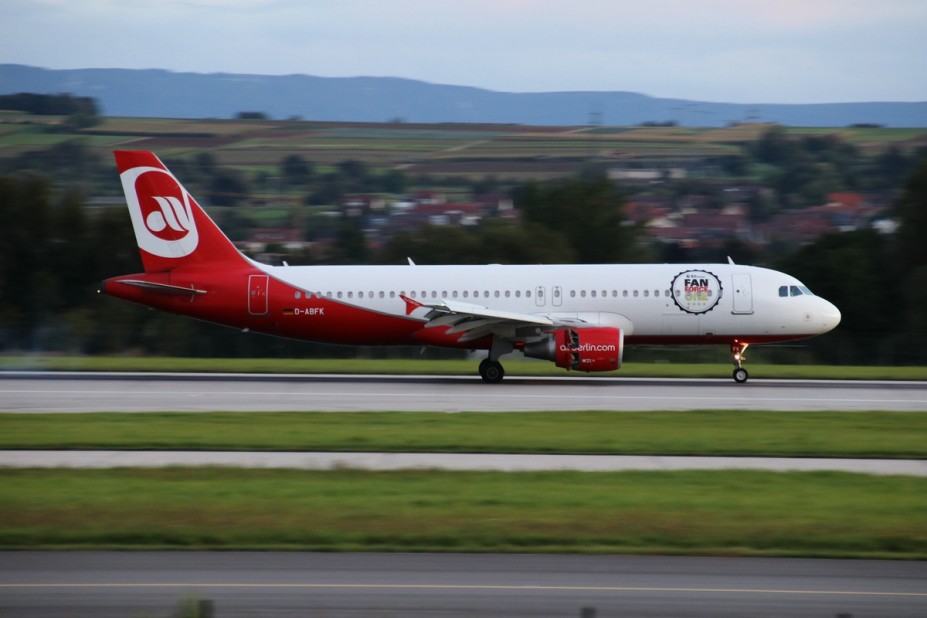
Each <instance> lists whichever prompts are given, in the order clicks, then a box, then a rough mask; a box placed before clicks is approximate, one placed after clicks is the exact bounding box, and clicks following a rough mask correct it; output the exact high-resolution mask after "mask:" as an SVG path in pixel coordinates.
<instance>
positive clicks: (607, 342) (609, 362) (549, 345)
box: [523, 326, 624, 371]
mask: <svg viewBox="0 0 927 618" xmlns="http://www.w3.org/2000/svg"><path fill="white" fill-rule="evenodd" d="M523 352H524V353H525V356H529V357H531V358H540V359H543V360H549V361H553V362H554V364H555V365H557V366H558V367H563V368H564V369H575V370H577V371H613V370H615V369H618V368H619V367H620V366H621V357H622V355H623V354H624V333H623V332H622V331H621V329H619V328H611V327H605V326H598V327H588V328H559V329H557V330H555V331H552V332H550V333H548V334H547V335H546V336H545V337H544V338H543V339H541V340H539V341H532V342H529V343H525V345H524V348H523Z"/></svg>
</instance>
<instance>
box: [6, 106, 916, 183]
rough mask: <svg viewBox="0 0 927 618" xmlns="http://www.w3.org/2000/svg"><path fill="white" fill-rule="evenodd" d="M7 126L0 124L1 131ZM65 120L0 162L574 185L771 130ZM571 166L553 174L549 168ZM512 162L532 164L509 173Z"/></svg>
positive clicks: (14, 128)
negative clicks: (190, 162)
mask: <svg viewBox="0 0 927 618" xmlns="http://www.w3.org/2000/svg"><path fill="white" fill-rule="evenodd" d="M2 120H3V118H0V121H2ZM58 122H60V119H58V118H55V117H48V116H42V117H39V116H27V115H22V114H19V115H16V116H15V117H10V118H9V120H8V123H7V124H3V125H2V130H0V157H3V156H15V155H17V154H20V153H22V152H25V151H29V150H34V149H38V148H43V147H47V146H48V145H49V144H53V143H59V142H62V141H65V140H70V139H74V138H75V137H78V138H81V139H84V140H86V141H87V143H89V144H90V146H91V147H92V148H95V149H98V150H99V154H100V155H101V156H105V157H109V151H110V150H112V149H113V148H114V147H130V148H138V149H149V150H156V151H157V152H158V153H159V154H160V155H161V156H163V157H174V156H192V155H195V154H198V153H202V152H210V153H212V154H214V155H215V156H216V157H217V159H218V160H219V161H220V162H221V164H223V165H228V166H232V167H238V168H240V169H245V168H247V169H251V170H257V169H261V170H267V171H273V170H275V169H276V168H277V167H278V166H279V163H280V160H281V159H282V158H283V157H285V156H287V155H290V154H298V155H301V156H303V157H306V158H308V159H310V160H312V161H313V162H314V163H315V164H316V165H320V166H326V165H331V164H334V163H336V162H338V161H342V160H345V159H361V160H363V161H365V162H366V163H368V164H369V165H371V166H373V167H374V168H393V167H397V166H402V167H403V169H405V170H406V171H407V172H409V173H417V172H420V171H425V172H427V171H428V170H429V169H430V168H429V164H430V163H435V162H441V163H444V164H454V167H452V168H442V169H444V170H445V172H444V173H447V174H453V175H457V176H465V177H472V178H479V177H483V176H485V175H486V174H494V175H499V176H501V177H510V176H511V177H513V178H519V179H527V178H552V177H560V176H564V175H570V174H572V173H573V172H575V171H576V169H578V167H579V166H580V165H581V164H582V163H583V162H585V161H587V160H588V159H589V158H590V156H596V157H604V158H606V159H607V158H610V157H614V156H616V154H617V153H620V154H621V157H622V159H624V160H627V159H628V158H632V159H638V160H640V161H648V160H650V159H652V158H653V157H655V156H657V157H659V156H667V155H669V156H671V157H672V158H673V159H675V160H680V159H686V158H704V157H711V156H719V155H723V154H729V153H736V152H738V147H739V145H741V144H743V143H745V142H748V141H752V140H755V139H757V138H758V137H759V136H760V135H761V134H762V132H763V131H765V130H767V129H768V125H765V124H744V125H737V126H731V127H724V128H691V127H599V128H591V127H577V126H569V127H532V126H528V125H468V124H461V125H453V124H440V125H427V124H423V125H417V124H406V123H346V122H304V121H296V120H291V121H283V120H267V121H257V120H255V121H247V122H243V121H239V120H184V119H164V118H117V117H107V118H104V119H103V121H102V122H101V124H99V125H98V126H95V127H92V128H90V129H86V130H82V131H79V132H75V133H66V132H49V131H48V130H47V129H48V126H50V125H52V124H54V123H58ZM788 131H789V132H790V133H792V134H796V135H827V134H837V135H839V136H840V137H841V138H843V139H846V140H848V141H850V142H852V143H854V144H855V145H857V146H859V147H860V148H862V149H864V150H873V151H881V150H884V148H885V147H886V146H887V145H890V144H902V145H904V144H914V143H919V142H920V141H922V140H923V139H924V136H925V134H927V131H925V130H923V129H886V128H873V129H865V128H846V127H844V128H826V127H825V128H789V129H788ZM550 160H559V161H561V162H564V163H569V165H567V166H566V167H562V168H560V169H556V170H554V169H550V168H548V167H546V163H547V162H549V161H550ZM512 162H518V163H519V164H524V163H528V164H530V169H529V168H525V167H524V166H523V165H519V166H517V167H512V166H511V165H509V164H510V163H512Z"/></svg>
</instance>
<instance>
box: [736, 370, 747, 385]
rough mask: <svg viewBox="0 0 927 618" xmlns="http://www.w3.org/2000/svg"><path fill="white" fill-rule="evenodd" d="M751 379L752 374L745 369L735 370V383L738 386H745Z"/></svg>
mask: <svg viewBox="0 0 927 618" xmlns="http://www.w3.org/2000/svg"><path fill="white" fill-rule="evenodd" d="M749 377H750V374H749V373H747V370H746V369H744V368H743V367H738V368H737V369H735V370H734V381H735V382H737V383H738V384H743V383H744V382H746V381H747V379H748V378H749Z"/></svg>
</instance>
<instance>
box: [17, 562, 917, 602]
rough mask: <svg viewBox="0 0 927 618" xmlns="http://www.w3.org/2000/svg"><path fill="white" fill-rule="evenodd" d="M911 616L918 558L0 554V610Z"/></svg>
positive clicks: (915, 590) (914, 596) (915, 599)
mask: <svg viewBox="0 0 927 618" xmlns="http://www.w3.org/2000/svg"><path fill="white" fill-rule="evenodd" d="M183 600H188V601H206V602H208V603H209V604H210V605H211V607H212V609H213V610H214V615H215V616H216V617H217V618H235V617H239V616H270V615H272V616H278V617H288V616H300V617H304V616H326V617H329V616H336V617H339V618H350V617H358V616H364V617H370V616H377V617H379V616H412V617H415V616H423V617H424V616H428V617H432V616H440V617H442V618H456V617H461V618H462V617H472V616H481V617H496V616H498V617H506V618H509V617H514V616H531V617H543V616H558V617H559V616H576V617H579V616H582V615H584V614H583V610H584V609H585V610H586V613H585V615H587V616H593V615H594V616H598V617H605V616H649V617H670V616H673V617H678V616H689V617H706V618H707V617H711V618H725V617H735V616H736V617H738V618H739V617H742V616H751V617H762V616H779V617H790V618H796V617H805V616H807V617H811V616H814V617H821V616H826V617H834V616H855V617H862V616H879V617H880V618H905V617H912V618H913V617H922V616H924V615H925V614H927V563H925V562H891V561H855V560H803V559H763V558H698V557H661V556H576V555H498V554H471V555H465V554H313V553H298V552H289V553H279V552H267V553H259V552H255V553H247V552H3V553H0V615H4V616H7V615H9V616H17V617H20V618H39V617H43V618H55V617H64V616H69V617H73V616H78V617H80V616H87V617H91V616H92V617H94V618H109V617H112V618H116V617H117V616H118V617H119V618H124V617H126V616H141V615H145V616H170V615H175V614H174V612H176V610H177V608H178V606H179V603H180V602H181V601H183Z"/></svg>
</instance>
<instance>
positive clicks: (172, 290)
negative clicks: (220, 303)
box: [119, 279, 206, 296]
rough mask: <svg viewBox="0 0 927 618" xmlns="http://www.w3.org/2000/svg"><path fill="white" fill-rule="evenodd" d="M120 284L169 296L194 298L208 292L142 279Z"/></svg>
mask: <svg viewBox="0 0 927 618" xmlns="http://www.w3.org/2000/svg"><path fill="white" fill-rule="evenodd" d="M119 283H124V284H125V285H131V286H133V287H137V288H143V289H146V290H151V291H152V292H158V293H159V294H168V295H170V296H193V295H196V294H205V293H206V290H197V289H196V288H192V287H190V288H185V287H183V286H179V285H168V284H167V283H154V282H153V281H142V280H141V279H122V280H120V281H119Z"/></svg>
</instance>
